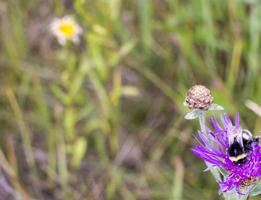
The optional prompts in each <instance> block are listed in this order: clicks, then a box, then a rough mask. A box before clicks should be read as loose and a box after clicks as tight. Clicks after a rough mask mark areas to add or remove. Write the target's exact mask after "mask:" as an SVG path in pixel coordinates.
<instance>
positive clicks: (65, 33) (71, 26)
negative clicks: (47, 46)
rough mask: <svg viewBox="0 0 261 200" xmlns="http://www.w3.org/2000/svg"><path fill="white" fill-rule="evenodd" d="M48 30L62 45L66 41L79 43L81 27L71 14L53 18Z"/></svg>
mask: <svg viewBox="0 0 261 200" xmlns="http://www.w3.org/2000/svg"><path fill="white" fill-rule="evenodd" d="M50 31H51V33H52V34H53V35H54V36H55V37H56V38H57V40H58V42H59V43H60V44H61V45H64V44H65V43H66V41H72V42H74V43H79V42H80V35H81V34H82V33H83V31H82V28H81V27H80V26H79V25H78V23H77V22H76V21H75V20H74V18H73V17H71V16H64V17H62V18H56V19H53V21H52V22H51V24H50Z"/></svg>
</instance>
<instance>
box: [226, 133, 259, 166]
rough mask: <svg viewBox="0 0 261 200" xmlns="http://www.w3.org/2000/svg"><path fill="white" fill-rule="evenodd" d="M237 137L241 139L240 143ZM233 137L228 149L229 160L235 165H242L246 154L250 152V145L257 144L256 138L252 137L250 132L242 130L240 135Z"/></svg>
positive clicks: (245, 159)
mask: <svg viewBox="0 0 261 200" xmlns="http://www.w3.org/2000/svg"><path fill="white" fill-rule="evenodd" d="M237 137H241V138H239V139H242V143H240V142H238V141H240V140H239V139H238V138H237ZM237 137H234V140H233V142H232V144H231V145H230V146H229V148H228V155H229V159H230V160H231V161H232V162H233V163H234V164H236V165H240V164H244V163H245V162H246V161H247V158H248V154H249V153H250V152H251V151H252V143H253V142H259V138H258V137H253V136H252V134H251V132H250V131H248V130H246V129H243V130H242V132H241V134H240V135H239V136H237Z"/></svg>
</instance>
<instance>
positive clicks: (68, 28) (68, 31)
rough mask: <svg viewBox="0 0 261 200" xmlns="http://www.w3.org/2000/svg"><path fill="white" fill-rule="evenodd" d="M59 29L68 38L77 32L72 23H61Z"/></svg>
mask: <svg viewBox="0 0 261 200" xmlns="http://www.w3.org/2000/svg"><path fill="white" fill-rule="evenodd" d="M59 29H60V31H61V32H62V33H63V34H64V35H65V36H67V37H68V38H71V37H73V35H74V34H75V27H74V26H73V24H70V23H61V24H60V26H59Z"/></svg>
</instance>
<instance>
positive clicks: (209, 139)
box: [192, 114, 261, 194]
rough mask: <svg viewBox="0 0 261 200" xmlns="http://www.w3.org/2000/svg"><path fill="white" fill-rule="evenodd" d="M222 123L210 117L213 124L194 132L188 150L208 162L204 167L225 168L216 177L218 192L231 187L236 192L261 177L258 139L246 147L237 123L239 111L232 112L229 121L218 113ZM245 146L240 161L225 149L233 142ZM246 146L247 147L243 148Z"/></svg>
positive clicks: (260, 152) (240, 128)
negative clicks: (194, 134) (203, 129)
mask: <svg viewBox="0 0 261 200" xmlns="http://www.w3.org/2000/svg"><path fill="white" fill-rule="evenodd" d="M221 121H222V125H223V126H222V127H221V126H220V125H219V123H218V121H217V120H216V119H215V118H213V119H211V124H212V126H213V128H214V130H213V131H212V130H211V129H209V128H207V132H208V133H203V132H202V131H199V132H198V135H199V138H197V137H194V138H195V140H196V141H197V142H198V145H197V146H195V147H193V148H192V152H193V153H194V154H195V155H196V156H198V157H200V158H202V159H204V160H205V161H206V162H208V163H210V164H211V166H210V167H209V168H208V169H210V168H211V167H212V168H219V169H221V170H222V171H225V173H222V174H223V178H222V179H221V180H217V182H218V183H219V185H220V192H227V191H230V190H232V189H234V188H235V189H236V191H237V192H238V193H239V194H240V193H241V192H240V189H241V188H242V187H244V186H248V185H251V184H253V183H254V182H256V181H258V180H259V179H260V178H261V147H260V144H259V141H258V140H255V139H252V140H251V143H249V146H248V147H246V145H245V143H244V141H243V137H242V133H243V129H242V127H241V126H240V121H239V114H237V115H236V118H235V123H234V124H233V123H232V121H231V119H230V118H229V116H228V115H227V114H225V115H224V116H222V117H221ZM235 142H236V143H237V144H240V146H242V147H243V148H244V147H245V150H244V154H243V158H244V162H239V163H236V162H235V161H234V160H233V159H231V157H230V155H229V153H228V152H229V149H230V147H231V144H233V143H235ZM246 148H248V151H247V150H246Z"/></svg>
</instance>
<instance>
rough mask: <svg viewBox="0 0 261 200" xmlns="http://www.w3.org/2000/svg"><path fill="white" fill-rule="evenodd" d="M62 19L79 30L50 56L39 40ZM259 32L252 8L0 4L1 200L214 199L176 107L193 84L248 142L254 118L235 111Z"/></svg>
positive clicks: (164, 3) (231, 1)
mask: <svg viewBox="0 0 261 200" xmlns="http://www.w3.org/2000/svg"><path fill="white" fill-rule="evenodd" d="M67 14H70V15H72V16H73V17H74V18H75V19H76V20H77V21H78V23H79V24H80V25H81V26H82V27H83V29H84V35H83V37H82V38H81V43H80V45H74V44H71V43H68V44H67V45H66V46H64V47H62V46H60V45H59V44H58V43H57V41H56V40H55V38H54V37H53V36H52V35H51V34H50V32H49V30H48V26H49V23H50V22H51V21H52V19H53V18H55V17H61V16H64V15H67ZM260 21H261V2H260V1H259V0H256V1H255V0H248V1H247V0H198V1H193V0H154V1H150V0H132V1H129V0H125V1H121V0H96V1H91V0H75V1H71V0H63V1H51V0H37V1H26V0H24V1H16V0H8V1H1V2H0V23H1V31H0V38H1V43H0V68H1V73H0V86H1V87H0V90H1V93H0V121H1V123H0V133H1V134H0V137H1V140H0V141H1V142H0V143H1V151H0V164H1V173H0V175H1V177H5V178H6V179H7V180H8V184H10V186H9V187H10V188H9V192H10V191H12V192H10V193H12V195H13V196H16V198H17V199H19V197H22V199H75V200H80V199H91V200H96V199H97V200H102V199H108V200H110V199H113V200H114V199H115V200H116V199H127V200H134V199H141V200H147V199H160V200H162V199H173V200H180V199H186V200H195V199H206V200H210V199H211V200H214V199H221V197H220V196H219V195H218V192H217V191H218V186H217V184H216V183H215V182H214V179H213V178H212V177H211V175H210V173H204V172H203V170H204V168H205V166H204V163H203V162H202V161H200V160H199V159H198V158H195V157H194V156H193V155H192V154H191V152H190V147H191V146H192V145H193V143H194V142H193V140H192V139H191V134H193V133H194V132H195V131H196V129H197V124H196V122H187V121H185V120H184V119H183V116H184V114H185V113H186V112H187V110H186V108H184V107H183V101H184V98H185V95H186V90H187V89H188V88H189V87H190V86H192V85H193V84H196V83H200V84H204V85H206V86H208V87H209V88H211V90H212V93H213V96H214V98H215V102H216V103H218V104H220V105H223V106H224V107H225V109H226V111H227V112H228V113H229V114H231V115H234V114H235V113H236V112H240V114H241V118H242V121H243V122H244V124H245V126H246V127H247V128H249V129H250V130H251V131H253V132H254V133H255V134H257V132H258V131H259V130H260V129H261V120H260V117H258V116H256V115H255V114H254V113H253V112H252V111H250V110H249V109H248V108H247V107H246V106H245V102H246V100H252V101H253V102H256V103H258V104H259V105H260V103H261V102H260V99H261V79H260V75H261V74H260V71H261V69H260V55H261V54H260V53H261V51H260V49H261V45H260V43H261V42H260V38H261V37H260V36H261V34H260V33H261V23H260ZM1 180H2V179H1ZM1 184H3V183H2V182H1ZM1 187H3V186H2V185H1ZM1 191H2V189H1ZM3 195H4V194H1V196H3ZM6 199H7V197H6Z"/></svg>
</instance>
